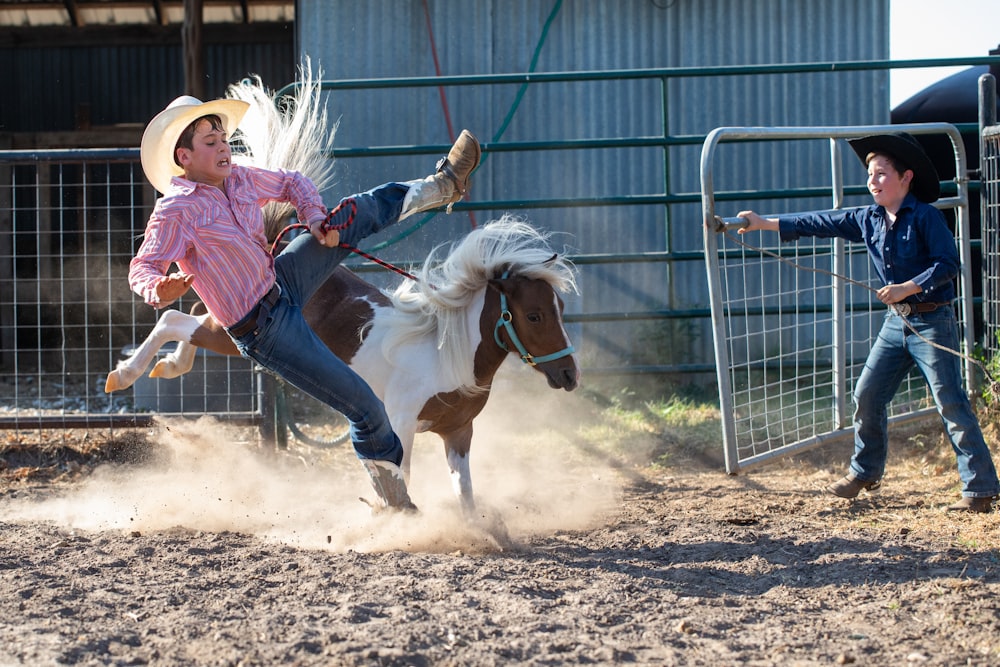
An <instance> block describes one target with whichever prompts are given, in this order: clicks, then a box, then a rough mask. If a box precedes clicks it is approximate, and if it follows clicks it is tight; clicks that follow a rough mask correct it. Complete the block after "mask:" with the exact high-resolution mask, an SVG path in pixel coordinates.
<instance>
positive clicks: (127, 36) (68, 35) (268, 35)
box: [0, 22, 295, 49]
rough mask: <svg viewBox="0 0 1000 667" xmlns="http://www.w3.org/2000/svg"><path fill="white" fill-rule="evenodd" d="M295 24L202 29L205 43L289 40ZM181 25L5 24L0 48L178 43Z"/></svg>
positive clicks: (227, 25) (0, 32) (207, 26)
mask: <svg viewBox="0 0 1000 667" xmlns="http://www.w3.org/2000/svg"><path fill="white" fill-rule="evenodd" d="M294 33H295V26H294V24H292V23H291V22H282V23H250V24H243V23H206V24H205V25H204V26H203V28H202V40H203V42H204V43H205V44H239V43H246V42H253V43H266V44H274V43H279V44H283V43H286V42H287V43H291V42H292V35H293V34H294ZM180 42H181V26H180V25H178V24H176V23H174V24H170V25H167V26H158V25H153V24H152V23H150V24H149V25H127V26H126V25H85V26H82V27H80V28H73V27H71V26H32V27H27V28H23V27H8V28H4V29H3V30H0V48H39V49H51V48H53V45H58V46H60V47H68V46H73V47H79V46H108V45H109V44H114V45H115V46H135V45H139V46H164V45H172V44H180Z"/></svg>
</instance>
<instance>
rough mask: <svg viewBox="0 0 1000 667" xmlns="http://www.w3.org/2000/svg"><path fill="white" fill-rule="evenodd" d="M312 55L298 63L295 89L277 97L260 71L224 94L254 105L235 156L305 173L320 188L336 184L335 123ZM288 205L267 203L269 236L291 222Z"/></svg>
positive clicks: (266, 166)
mask: <svg viewBox="0 0 1000 667" xmlns="http://www.w3.org/2000/svg"><path fill="white" fill-rule="evenodd" d="M321 80H322V72H321V71H317V72H316V74H315V76H314V75H313V72H312V65H311V63H310V61H309V58H308V56H307V57H306V58H305V59H304V60H303V61H302V63H301V64H300V65H299V80H298V81H297V82H296V85H295V87H294V90H293V92H292V93H291V94H286V95H281V96H280V97H277V96H276V95H275V93H274V91H271V90H268V89H267V88H265V87H264V84H263V83H262V81H261V79H260V77H259V76H256V75H254V76H253V77H251V78H248V79H244V80H243V81H241V82H239V83H236V84H233V85H231V86H229V88H228V89H227V90H226V97H228V98H230V99H235V100H242V101H244V102H246V103H247V104H249V105H250V108H249V109H248V110H247V113H246V115H245V116H244V118H243V121H242V122H241V123H240V129H239V131H238V133H237V134H236V136H235V137H234V142H235V143H238V144H241V145H242V150H241V152H240V155H239V156H238V157H237V160H238V161H240V162H242V163H243V164H252V165H254V166H257V167H263V168H264V169H287V170H290V171H298V172H301V173H302V174H303V175H304V176H306V177H307V178H309V179H310V180H312V182H313V183H315V184H316V187H317V188H318V189H319V190H320V192H322V191H323V190H325V189H326V188H328V187H329V186H331V185H332V184H333V181H334V174H333V167H334V164H333V140H334V136H335V134H336V131H337V125H336V123H334V124H333V125H332V126H330V125H328V123H327V114H326V106H325V105H324V104H323V99H322V94H321V92H322V91H321V89H320V81H321ZM292 212H293V209H292V207H291V206H290V205H288V204H268V205H267V206H266V207H265V208H264V223H265V228H266V230H267V238H268V240H269V241H273V240H274V238H275V237H276V236H277V235H278V233H279V232H280V231H281V229H282V228H283V227H284V226H285V224H287V220H288V217H289V216H290V215H291V214H292Z"/></svg>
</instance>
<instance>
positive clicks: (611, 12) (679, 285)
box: [297, 0, 889, 366]
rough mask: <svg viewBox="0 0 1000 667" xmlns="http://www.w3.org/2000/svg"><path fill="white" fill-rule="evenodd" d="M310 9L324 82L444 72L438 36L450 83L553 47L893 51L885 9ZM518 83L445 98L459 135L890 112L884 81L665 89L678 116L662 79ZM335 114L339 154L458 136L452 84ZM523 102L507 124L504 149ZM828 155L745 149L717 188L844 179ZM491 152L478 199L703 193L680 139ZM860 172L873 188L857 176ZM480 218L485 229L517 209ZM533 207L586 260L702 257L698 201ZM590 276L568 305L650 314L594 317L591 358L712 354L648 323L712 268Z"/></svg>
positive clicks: (819, 76)
mask: <svg viewBox="0 0 1000 667" xmlns="http://www.w3.org/2000/svg"><path fill="white" fill-rule="evenodd" d="M425 10H426V12H427V14H429V17H428V16H427V14H425ZM553 13H554V18H552V20H551V23H550V24H548V25H547V23H546V22H547V21H548V20H549V18H550V17H551V16H552V15H553ZM297 17H298V21H297V30H298V39H299V45H300V50H301V52H302V53H303V54H307V55H309V56H310V57H311V58H312V59H313V61H314V62H318V63H319V64H321V65H322V67H323V70H324V78H327V79H359V78H382V77H389V78H395V77H428V76H434V75H435V72H436V70H435V60H434V56H433V54H432V48H431V47H432V42H431V31H432V32H433V45H434V46H435V47H436V54H437V58H438V62H439V66H440V73H441V74H442V75H445V76H449V75H477V74H491V73H492V74H496V73H522V72H528V71H529V69H530V68H531V66H532V59H533V58H534V57H535V56H536V48H537V49H538V53H537V62H536V64H535V69H534V71H536V72H565V71H596V70H600V71H606V70H626V69H639V68H674V67H690V68H698V67H707V66H721V65H759V64H770V63H804V62H825V61H850V60H878V59H888V52H889V44H888V18H889V6H888V0H882V1H880V2H871V1H870V0H843V1H840V2H824V3H807V2H800V1H799V0H758V1H755V2H746V1H745V0H710V1H705V0H698V1H695V0H673V1H671V2H653V1H651V0H624V1H614V2H599V1H592V2H584V1H581V0H566V1H563V2H560V1H559V0H544V1H542V0H494V1H491V2H486V1H476V2H467V1H463V0H452V1H443V0H426V1H417V0H406V1H404V0H370V1H369V2H365V3H357V2H344V1H334V2H330V1H324V0H300V2H299V4H298V6H297ZM428 21H429V23H430V26H431V27H430V29H429V28H428ZM518 90H519V86H518V85H514V84H503V85H495V86H486V85H476V86H451V87H447V88H445V95H446V100H447V106H448V108H447V111H448V112H449V114H450V116H451V119H452V121H453V124H454V129H455V131H457V130H458V129H459V128H461V127H469V128H471V129H474V130H475V131H477V132H478V134H479V135H480V138H481V139H482V140H484V141H494V140H495V139H496V140H497V141H498V143H501V144H502V143H505V142H516V141H549V140H571V139H572V140H576V139H613V138H626V137H653V138H655V137H660V136H662V135H663V134H664V132H666V133H667V134H669V135H672V136H679V135H704V134H706V133H708V132H709V131H710V130H712V129H713V128H715V127H718V126H722V125H823V124H831V125H854V124H872V123H885V122H888V118H889V100H888V73H887V72H885V71H875V72H829V73H825V72H824V73H795V74H765V75H750V74H743V75H738V76H710V77H701V78H675V79H671V80H670V81H669V82H667V83H666V99H667V100H668V103H667V104H668V108H667V110H666V112H665V113H664V112H663V111H662V110H661V108H660V101H661V98H662V94H661V84H660V82H659V81H657V80H635V79H621V80H605V81H586V82H569V83H556V84H548V83H532V84H531V85H530V86H529V87H528V89H527V92H526V93H525V94H524V96H523V98H520V99H518V98H517V93H518ZM330 104H331V110H332V111H333V115H334V116H335V117H339V118H340V120H341V122H340V127H339V130H338V141H337V145H338V146H344V147H359V146H369V145H398V144H404V145H405V144H421V143H440V144H446V143H447V142H448V133H447V127H446V124H445V121H444V118H445V114H444V111H445V110H444V108H443V104H442V101H441V98H440V96H439V92H438V90H437V89H436V88H432V87H427V88H411V89H407V90H376V91H350V90H348V91H338V92H336V93H335V94H332V95H331V102H330ZM515 104H517V106H516V110H514V111H513V116H512V118H511V121H510V124H509V126H508V127H507V128H506V131H505V132H504V133H503V135H502V136H500V137H498V138H495V137H494V136H493V135H494V133H496V132H498V130H499V128H501V126H502V124H503V122H504V120H505V118H506V117H507V115H508V114H509V113H511V111H512V109H514V107H515ZM664 118H666V122H667V127H666V128H664V127H663V120H664ZM825 155H826V153H824V147H823V146H819V145H817V146H812V147H811V146H808V145H806V146H802V145H794V146H793V145H773V146H765V147H758V148H754V149H747V150H740V149H738V150H733V151H732V155H731V159H730V161H729V162H727V164H726V165H725V167H724V168H723V169H722V170H721V174H720V179H721V180H722V181H723V182H724V183H725V189H727V190H729V189H738V188H767V189H774V188H776V187H782V186H785V185H788V186H792V185H804V184H814V185H822V184H825V183H828V182H829V165H828V159H827V158H826V157H825ZM487 157H488V159H487V161H486V162H485V163H484V165H483V167H482V168H481V169H480V170H479V171H478V172H477V174H476V182H475V189H474V191H473V199H474V200H478V201H484V200H498V201H504V200H517V199H527V200H531V199H545V198H592V197H607V196H621V195H643V194H646V195H649V194H664V193H665V192H669V193H673V194H678V193H688V194H696V193H698V191H699V159H700V145H687V146H674V147H671V148H670V149H669V150H668V152H667V157H666V158H665V157H664V151H663V149H661V148H659V147H631V148H611V149H607V148H605V149H586V150H572V151H569V150H567V151H545V150H539V151H537V152H529V153H519V152H497V153H493V154H488V156H487ZM429 164H430V162H429V160H428V159H427V158H421V159H416V158H414V159H410V158H409V157H408V158H406V159H400V160H398V161H396V163H394V164H390V165H386V164H385V162H384V161H383V162H376V161H365V160H349V161H344V163H343V164H342V168H343V172H342V173H343V176H344V178H343V179H342V182H341V184H340V185H341V186H342V187H343V188H344V192H348V191H353V190H355V189H359V188H366V187H370V186H371V185H373V184H376V183H378V182H381V181H384V180H387V179H396V178H411V177H416V176H420V175H422V174H423V173H424V172H425V171H426V169H427V167H428V166H429ZM387 169H389V170H392V171H387ZM847 173H848V177H849V178H850V177H851V175H852V174H851V173H850V172H847ZM855 176H856V177H857V178H858V179H861V174H860V173H859V174H856V175H855ZM667 179H669V189H667V188H666V187H665V185H664V181H665V180H667ZM850 182H860V180H857V181H850ZM760 205H763V204H758V206H760ZM780 205H781V203H780V202H778V203H776V206H780ZM814 205H815V206H817V207H827V206H828V205H829V202H827V201H822V200H821V201H818V202H815V204H814ZM736 210H738V208H736V206H735V205H734V210H733V213H735V211H736ZM776 210H777V209H776ZM479 213H480V222H482V221H483V220H486V219H489V218H490V217H496V216H497V215H499V214H500V213H502V211H494V212H479ZM484 213H486V215H483V214H484ZM525 213H526V215H528V216H529V219H530V220H531V222H533V223H534V224H536V225H538V226H540V227H543V228H546V229H550V230H555V231H559V232H566V233H567V235H566V237H565V240H566V243H567V244H568V245H569V246H571V248H572V250H573V251H574V252H575V253H577V254H580V255H592V254H601V253H641V252H652V251H659V252H665V251H672V252H690V253H697V252H699V251H700V249H701V246H702V232H701V226H700V225H701V210H700V204H698V203H690V204H687V203H682V204H672V205H670V206H669V207H667V208H666V209H665V208H664V207H663V206H660V205H649V206H593V207H589V208H570V209H565V208H540V209H533V210H528V211H526V212H525ZM451 218H452V219H449V220H445V221H434V222H433V223H431V225H428V229H429V230H430V231H427V235H428V236H429V238H427V239H424V240H423V241H421V243H420V244H418V246H419V247H424V246H426V245H427V244H429V243H430V242H431V241H432V240H433V241H437V242H441V241H444V240H447V239H448V238H450V237H451V236H454V235H455V234H457V233H460V232H461V230H462V229H463V227H462V226H461V223H459V222H457V221H455V220H453V219H454V218H455V216H454V215H453V216H451ZM411 248H412V246H411ZM396 252H398V253H400V254H402V255H403V256H405V257H419V256H420V255H419V252H408V251H404V250H399V251H396ZM580 273H581V275H580V279H581V280H580V282H581V289H582V296H581V297H580V298H579V299H575V298H574V299H570V300H569V302H568V308H567V310H568V312H570V313H610V312H630V313H632V314H633V315H635V316H637V317H636V318H635V319H634V320H628V319H623V320H620V321H618V322H609V323H587V324H585V325H584V326H583V338H584V340H583V341H582V343H583V345H580V346H578V347H583V349H584V363H585V364H587V365H589V366H602V365H614V364H617V363H625V364H634V365H641V364H642V363H651V361H650V359H649V358H648V357H649V356H650V355H661V356H660V359H659V360H658V362H659V363H683V362H697V363H700V364H712V363H713V352H712V348H711V333H710V327H709V325H708V323H707V320H705V321H704V323H699V322H698V321H695V320H689V321H681V320H669V321H664V320H656V319H648V318H643V317H642V313H648V312H650V311H663V310H685V309H695V308H707V304H708V296H707V286H706V283H705V277H704V265H703V263H702V262H700V261H678V262H673V263H671V264H665V263H599V264H584V265H582V266H581V272H580ZM662 355H671V356H672V358H669V359H666V358H663V356H662ZM653 363H655V362H653Z"/></svg>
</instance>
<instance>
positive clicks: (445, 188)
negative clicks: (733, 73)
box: [399, 130, 482, 220]
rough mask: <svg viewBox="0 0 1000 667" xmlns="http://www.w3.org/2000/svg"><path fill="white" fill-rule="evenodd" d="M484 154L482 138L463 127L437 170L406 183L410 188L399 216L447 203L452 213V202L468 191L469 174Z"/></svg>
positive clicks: (401, 218)
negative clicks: (480, 141) (481, 145)
mask: <svg viewBox="0 0 1000 667" xmlns="http://www.w3.org/2000/svg"><path fill="white" fill-rule="evenodd" d="M481 155H482V149H481V148H480V146H479V140H478V139H476V137H475V136H473V134H472V133H471V132H469V131H468V130H462V133H461V134H460V135H458V139H457V140H456V141H455V145H454V146H452V147H451V150H450V151H448V156H447V157H443V158H441V160H440V161H439V162H438V164H437V172H435V173H434V174H433V175H431V176H428V177H427V178H424V179H421V180H419V181H410V182H408V183H407V185H409V186H410V190H409V191H408V192H407V193H406V198H405V199H403V211H402V213H400V214H399V219H400V220H403V219H404V218H406V217H408V216H410V215H413V214H414V213H419V212H421V211H427V210H429V209H432V208H440V207H442V206H447V207H448V213H451V206H452V204H454V203H455V202H457V201H458V200H459V199H461V198H462V197H463V196H464V195H465V193H466V192H468V191H469V186H470V183H469V175H470V174H472V172H473V170H475V168H476V167H478V166H479V159H480V156H481Z"/></svg>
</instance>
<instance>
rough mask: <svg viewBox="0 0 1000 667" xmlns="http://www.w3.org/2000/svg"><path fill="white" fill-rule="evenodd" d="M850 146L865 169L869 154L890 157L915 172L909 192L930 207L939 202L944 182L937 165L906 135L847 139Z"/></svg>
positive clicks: (903, 133)
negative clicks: (942, 182) (935, 166)
mask: <svg viewBox="0 0 1000 667" xmlns="http://www.w3.org/2000/svg"><path fill="white" fill-rule="evenodd" d="M847 143H849V144H850V145H851V148H853V149H854V152H855V153H857V154H858V159H860V160H861V164H863V165H865V167H866V168H867V166H868V164H867V163H866V162H865V159H866V158H867V157H868V154H869V153H881V154H883V155H890V156H892V157H893V158H895V159H896V160H898V161H899V162H901V163H902V164H903V166H904V167H905V168H906V169H909V170H911V171H912V172H913V181H912V182H911V183H910V192H912V193H913V196H915V197H916V198H917V199H919V200H920V201H922V202H927V203H928V204H930V203H931V202H935V201H937V199H938V197H939V196H940V195H941V179H940V178H938V173H937V169H935V168H934V164H933V163H931V159H930V158H929V157H927V153H925V152H924V149H923V147H922V146H921V145H920V143H919V142H918V141H917V140H916V139H914V138H913V137H912V136H911V135H909V134H907V133H906V132H894V133H892V134H874V135H871V136H868V137H860V138H858V139H848V140H847Z"/></svg>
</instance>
